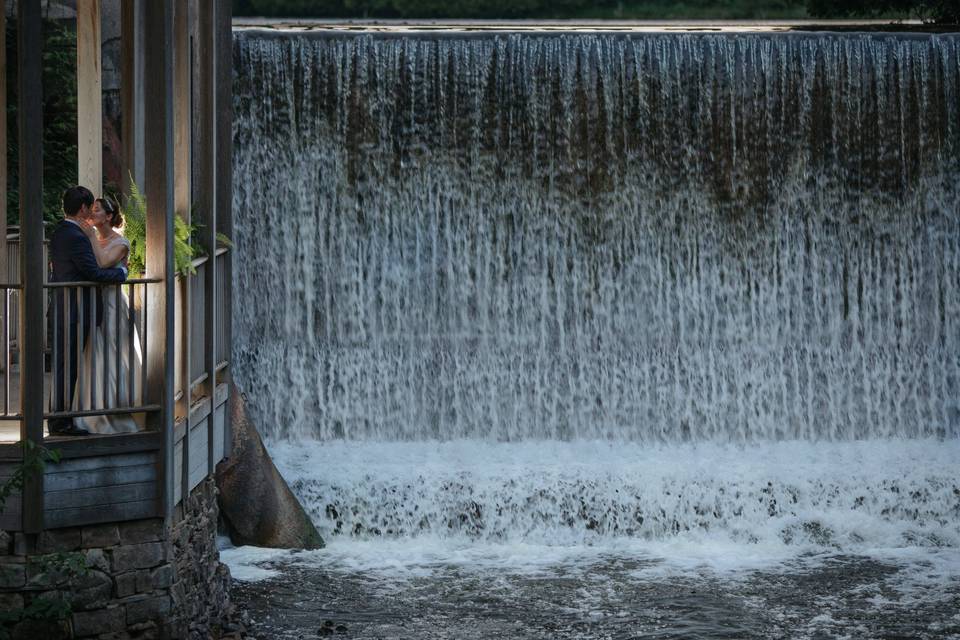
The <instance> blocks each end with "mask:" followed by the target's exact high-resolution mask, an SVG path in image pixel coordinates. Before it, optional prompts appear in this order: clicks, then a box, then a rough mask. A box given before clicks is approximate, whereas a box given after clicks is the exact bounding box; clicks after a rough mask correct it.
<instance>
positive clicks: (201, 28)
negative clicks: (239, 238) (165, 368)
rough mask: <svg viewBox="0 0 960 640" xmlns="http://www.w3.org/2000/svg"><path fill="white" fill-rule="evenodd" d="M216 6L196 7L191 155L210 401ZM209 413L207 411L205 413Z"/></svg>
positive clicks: (214, 246) (206, 389)
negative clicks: (202, 257) (204, 259)
mask: <svg viewBox="0 0 960 640" xmlns="http://www.w3.org/2000/svg"><path fill="white" fill-rule="evenodd" d="M216 10H217V8H216V5H215V4H214V3H213V2H204V3H200V4H199V5H198V7H197V28H196V38H195V42H196V60H197V64H196V65H195V81H194V87H195V91H196V97H195V101H194V102H195V104H196V107H197V108H196V109H195V110H194V113H195V118H196V121H195V124H194V131H196V140H195V146H194V149H195V152H194V165H193V167H194V169H193V171H194V194H193V196H194V203H195V205H196V207H195V211H196V215H197V218H198V219H197V222H199V223H201V224H202V225H203V227H202V234H203V239H202V241H203V244H204V245H205V247H206V250H207V253H208V255H209V256H210V260H209V263H208V265H207V268H206V269H205V270H204V273H203V276H204V287H203V293H204V297H205V299H204V307H203V372H204V375H206V381H205V385H204V395H205V396H207V397H208V399H209V398H210V397H212V396H213V393H212V392H213V390H214V389H215V388H216V370H217V360H216V358H217V344H216V341H217V314H218V312H219V311H218V309H217V305H216V291H217V269H216V259H215V257H216V252H217V205H216V154H215V149H214V144H215V140H216V131H215V129H214V122H215V115H214V108H215V104H216V103H215V100H214V92H215V89H216V85H215V79H216V59H215V57H214V56H215V52H216ZM207 413H208V414H209V409H208V411H207ZM206 424H207V427H208V429H209V433H208V435H207V441H208V442H209V443H212V442H213V441H214V433H213V420H208V421H207V423H206ZM214 464H215V462H214V453H213V448H212V447H210V448H208V450H207V466H208V470H209V471H210V472H212V471H213V465H214Z"/></svg>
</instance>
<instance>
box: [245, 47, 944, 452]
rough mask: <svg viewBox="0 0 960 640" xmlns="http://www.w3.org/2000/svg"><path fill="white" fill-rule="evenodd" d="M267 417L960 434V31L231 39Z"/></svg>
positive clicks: (478, 431) (256, 392)
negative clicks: (920, 33) (943, 33)
mask: <svg viewBox="0 0 960 640" xmlns="http://www.w3.org/2000/svg"><path fill="white" fill-rule="evenodd" d="M234 64H235V81H234V86H235V90H234V93H235V96H236V97H235V104H234V119H235V121H234V140H235V142H234V144H235V147H234V184H235V187H234V188H235V194H234V205H233V206H234V211H235V216H236V240H235V241H236V245H237V252H238V255H241V256H243V259H242V260H238V261H237V264H236V266H235V269H236V276H235V277H236V281H235V295H236V303H235V308H236V309H237V313H236V314H235V317H234V323H235V328H234V335H235V337H236V347H235V354H234V359H235V362H236V365H235V376H236V379H237V380H238V382H239V383H240V384H241V386H242V388H243V389H244V390H245V391H246V392H247V393H248V394H249V395H250V396H251V397H253V398H255V402H253V403H252V410H253V411H254V413H255V415H256V417H257V419H258V423H259V424H260V425H261V426H262V428H264V429H265V430H266V432H267V433H268V435H271V436H276V437H296V438H309V439H319V440H324V441H330V440H348V441H355V440H365V441H433V440H441V441H443V440H455V439H462V438H470V439H481V440H488V441H500V442H512V441H522V440H546V439H549V440H561V441H579V440H595V439H602V440H610V441H636V442H665V443H669V442H703V441H716V442H734V443H743V442H757V441H784V440H795V439H799V440H808V441H823V440H830V441H849V440H857V439H864V438H886V437H894V436H895V437H909V438H931V437H932V438H955V437H956V436H957V435H958V434H960V275H958V274H960V39H958V38H957V37H954V36H938V35H929V36H922V37H912V36H902V35H900V36H894V35H837V34H832V35H831V34H824V35H819V34H815V35H811V34H805V35H800V34H780V35H771V34H751V35H728V34H723V35H705V34H670V35H661V34H632V35H624V34H618V35H603V34H573V35H570V34H566V35H544V34H537V33H532V34H525V35H497V34H493V35H474V36H449V35H424V36H418V37H391V36H374V35H369V34H368V35H347V36H344V35H329V34H323V33H320V34H311V33H303V32H299V33H296V32H293V33H291V32H273V33H271V32H268V31H255V30H251V31H238V32H237V33H236V36H235V46H234Z"/></svg>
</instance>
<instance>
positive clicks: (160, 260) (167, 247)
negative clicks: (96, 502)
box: [141, 0, 175, 517]
mask: <svg viewBox="0 0 960 640" xmlns="http://www.w3.org/2000/svg"><path fill="white" fill-rule="evenodd" d="M141 6H142V7H143V10H144V23H143V29H144V42H146V43H149V46H145V47H144V52H143V54H144V55H143V67H144V118H145V121H146V122H147V123H149V126H147V127H145V128H144V151H145V153H144V195H145V197H146V200H147V265H146V266H147V277H149V278H160V279H161V280H162V282H161V283H160V284H154V285H148V288H149V289H150V294H149V297H148V301H147V314H146V315H147V324H148V332H147V354H148V358H147V362H146V363H145V366H146V367H147V385H146V395H147V397H146V401H147V403H148V404H158V405H160V407H161V409H160V411H159V412H157V413H155V414H152V415H151V417H150V423H149V425H148V426H149V427H150V428H153V429H157V430H159V431H160V432H161V433H162V434H163V448H162V449H161V456H160V458H161V463H160V467H161V468H160V474H159V477H160V478H161V482H160V487H159V488H160V492H159V493H160V501H161V502H160V505H161V512H162V514H163V515H164V516H166V517H170V516H171V515H172V514H173V505H174V500H175V497H174V495H173V469H174V467H173V421H174V402H173V396H174V393H175V391H174V384H173V367H174V345H173V337H174V335H173V333H174V316H173V311H174V309H173V307H174V289H173V287H174V282H173V275H174V274H173V216H174V215H175V214H174V198H173V179H174V172H173V101H174V93H173V0H151V1H150V2H144V3H143V4H142V5H141Z"/></svg>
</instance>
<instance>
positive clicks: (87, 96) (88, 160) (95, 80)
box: [77, 0, 103, 197]
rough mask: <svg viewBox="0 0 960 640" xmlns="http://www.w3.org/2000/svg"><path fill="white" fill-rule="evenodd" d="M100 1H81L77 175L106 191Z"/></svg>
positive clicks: (85, 183)
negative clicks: (104, 186)
mask: <svg viewBox="0 0 960 640" xmlns="http://www.w3.org/2000/svg"><path fill="white" fill-rule="evenodd" d="M100 44H101V43H100V0H77V156H78V158H77V162H78V166H77V176H78V179H79V181H80V184H82V185H83V186H85V187H87V188H88V189H90V190H91V191H93V194H94V195H95V196H97V197H99V196H100V195H101V194H102V192H103V71H102V68H101V62H100Z"/></svg>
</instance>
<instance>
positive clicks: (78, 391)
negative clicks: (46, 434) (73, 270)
mask: <svg viewBox="0 0 960 640" xmlns="http://www.w3.org/2000/svg"><path fill="white" fill-rule="evenodd" d="M81 288H82V287H74V288H73V289H74V292H75V293H76V294H77V333H76V345H75V348H74V354H73V357H74V358H76V360H74V363H75V365H74V366H73V367H71V369H74V370H76V373H77V377H76V378H74V381H73V397H72V398H68V399H67V401H68V403H69V404H67V411H70V410H71V408H72V407H73V398H76V399H77V409H78V410H82V409H83V408H84V407H83V401H84V393H83V391H82V390H83V389H84V387H82V386H80V385H81V382H82V380H83V376H81V375H80V365H81V364H82V363H83V314H84V313H85V311H86V310H85V309H84V308H83V292H82V291H81Z"/></svg>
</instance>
